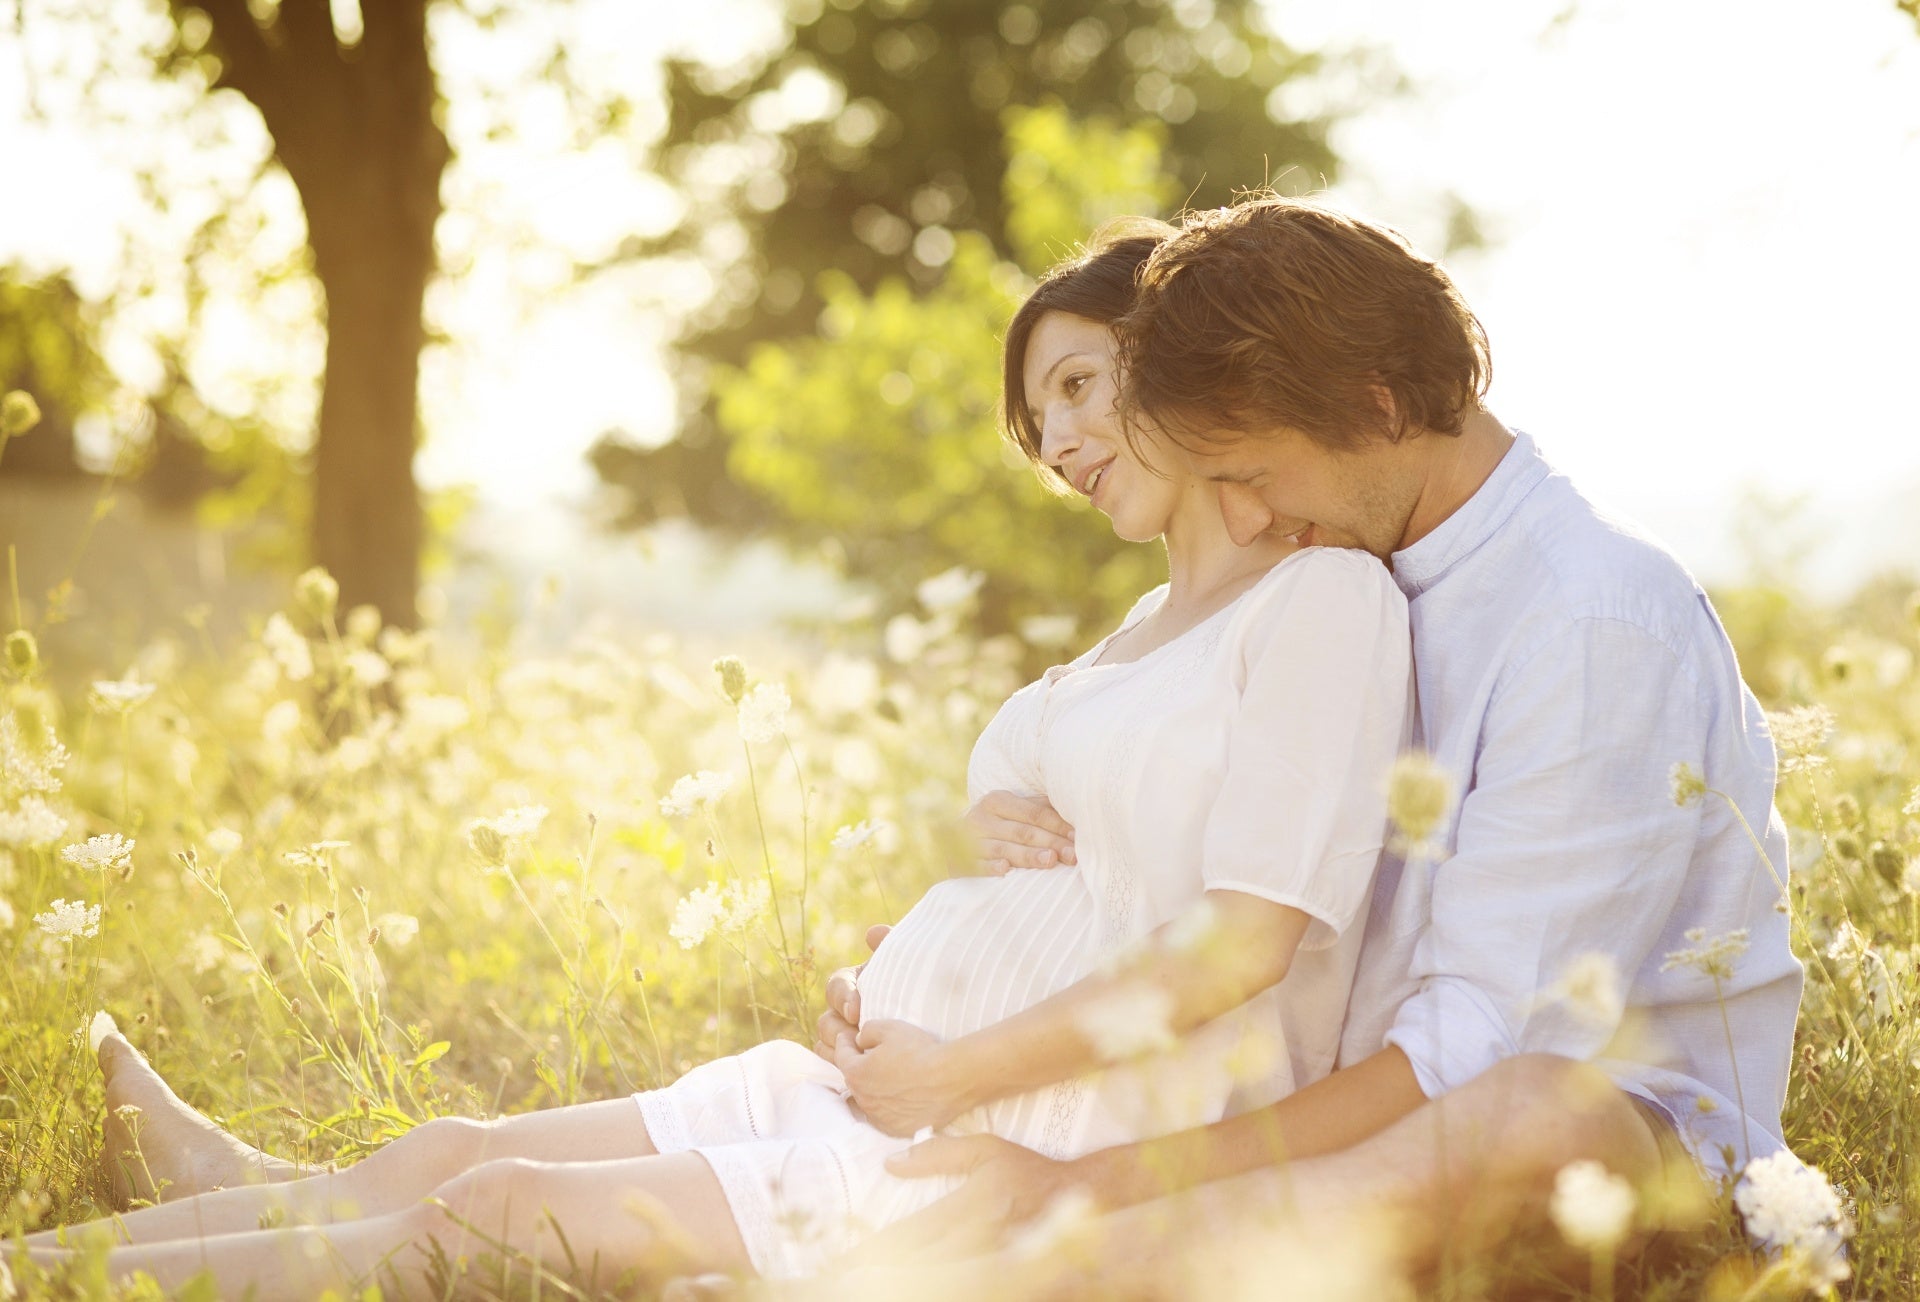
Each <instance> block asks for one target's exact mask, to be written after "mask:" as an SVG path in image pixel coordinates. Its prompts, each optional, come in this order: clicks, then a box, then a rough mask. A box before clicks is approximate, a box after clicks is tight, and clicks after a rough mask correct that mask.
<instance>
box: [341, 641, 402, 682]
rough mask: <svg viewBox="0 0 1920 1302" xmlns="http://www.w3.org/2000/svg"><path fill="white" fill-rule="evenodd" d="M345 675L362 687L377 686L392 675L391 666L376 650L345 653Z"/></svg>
mask: <svg viewBox="0 0 1920 1302" xmlns="http://www.w3.org/2000/svg"><path fill="white" fill-rule="evenodd" d="M346 663H347V677H348V678H350V679H352V680H353V681H354V682H356V683H358V684H359V685H360V686H362V687H369V688H371V687H378V686H380V685H381V684H382V683H384V682H386V681H388V680H389V679H391V678H392V677H393V666H392V665H390V664H388V663H387V660H386V657H385V656H383V655H381V654H380V653H379V652H378V651H368V650H365V649H364V648H363V649H361V650H358V651H349V652H348V653H347V662H346Z"/></svg>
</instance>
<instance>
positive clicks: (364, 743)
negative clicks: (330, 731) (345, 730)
mask: <svg viewBox="0 0 1920 1302" xmlns="http://www.w3.org/2000/svg"><path fill="white" fill-rule="evenodd" d="M379 758H380V748H379V747H378V746H376V745H375V744H374V743H373V742H372V741H371V740H369V739H368V738H365V737H342V738H341V739H340V743H339V744H338V745H337V746H335V747H334V748H333V753H332V754H331V755H329V756H328V757H327V762H328V763H329V764H330V765H331V766H332V767H333V769H334V770H335V771H336V772H340V773H359V772H360V771H362V770H363V769H367V768H371V767H372V766H373V762H374V761H375V760H377V759H379Z"/></svg>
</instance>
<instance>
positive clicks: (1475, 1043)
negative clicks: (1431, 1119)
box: [1385, 977, 1520, 1099]
mask: <svg viewBox="0 0 1920 1302" xmlns="http://www.w3.org/2000/svg"><path fill="white" fill-rule="evenodd" d="M1385 1042H1386V1043H1387V1044H1391V1045H1394V1046H1396V1047H1397V1048H1399V1050H1400V1052H1402V1053H1404V1054H1406V1055H1407V1061H1408V1062H1409V1063H1410V1064H1411V1065H1412V1067H1413V1074H1414V1078H1415V1079H1416V1080H1418V1081H1419V1082H1420V1089H1421V1091H1422V1092H1423V1093H1424V1094H1426V1096H1427V1097H1428V1098H1430V1099H1432V1098H1438V1097H1440V1095H1442V1094H1445V1093H1447V1092H1448V1091H1449V1090H1454V1089H1458V1088H1459V1087H1460V1086H1462V1085H1464V1084H1466V1083H1467V1082H1468V1081H1470V1080H1472V1079H1473V1078H1474V1077H1475V1076H1478V1075H1479V1074H1480V1073H1481V1072H1483V1071H1485V1070H1486V1069H1487V1068H1489V1067H1491V1066H1493V1064H1495V1063H1496V1062H1499V1061H1500V1060H1501V1059H1503V1058H1511V1057H1512V1056H1513V1055H1515V1054H1517V1053H1519V1052H1520V1046H1519V1044H1517V1043H1516V1042H1515V1041H1514V1038H1513V1035H1512V1033H1511V1032H1510V1031H1508V1029H1507V1025H1506V1021H1505V1019H1503V1018H1502V1017H1501V1016H1500V1013H1499V1010H1497V1009H1496V1008H1495V1007H1494V1006H1493V1001H1492V1000H1490V999H1488V998H1487V996H1486V993H1485V992H1484V991H1482V990H1481V989H1480V988H1479V987H1478V986H1476V985H1474V984H1473V983H1472V982H1469V981H1465V980H1462V979H1460V978H1458V977H1429V978H1428V979H1427V981H1426V983H1425V984H1424V985H1422V986H1421V988H1420V990H1419V991H1418V992H1417V993H1416V994H1414V995H1413V996H1412V997H1411V998H1409V999H1408V1000H1407V1002H1406V1003H1404V1004H1402V1005H1401V1006H1400V1012H1399V1014H1398V1015H1397V1016H1396V1017H1395V1018H1394V1022H1393V1027H1392V1029H1390V1030H1389V1031H1388V1032H1387V1034H1386V1040H1385Z"/></svg>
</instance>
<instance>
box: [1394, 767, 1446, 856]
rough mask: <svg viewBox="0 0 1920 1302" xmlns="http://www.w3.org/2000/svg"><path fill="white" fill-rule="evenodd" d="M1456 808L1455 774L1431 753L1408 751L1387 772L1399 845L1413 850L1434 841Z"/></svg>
mask: <svg viewBox="0 0 1920 1302" xmlns="http://www.w3.org/2000/svg"><path fill="white" fill-rule="evenodd" d="M1452 807H1453V777H1452V775H1450V774H1449V773H1448V772H1447V771H1446V769H1444V768H1442V767H1441V766H1440V765H1439V763H1438V762H1437V761H1435V760H1434V758H1433V757H1432V756H1431V755H1427V754H1425V753H1423V752H1420V751H1409V752H1408V753H1407V754H1405V755H1402V756H1401V757H1400V758H1399V759H1397V760H1395V761H1394V762H1393V769H1392V771H1391V772H1390V773H1388V775H1387V817H1388V818H1390V819H1392V820H1393V825H1394V826H1395V827H1397V828H1399V829H1400V842H1399V844H1400V847H1401V848H1402V849H1403V850H1404V851H1405V852H1407V853H1413V852H1415V851H1417V850H1419V849H1421V848H1423V847H1426V846H1428V845H1430V844H1431V843H1432V839H1433V834H1434V833H1435V832H1436V831H1438V830H1439V828H1440V824H1441V821H1442V820H1443V819H1445V818H1446V816H1447V811H1448V810H1449V809H1451V808H1452Z"/></svg>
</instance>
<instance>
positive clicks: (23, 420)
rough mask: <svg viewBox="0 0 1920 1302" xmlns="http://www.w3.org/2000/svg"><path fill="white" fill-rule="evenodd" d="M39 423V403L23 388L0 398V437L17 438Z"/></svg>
mask: <svg viewBox="0 0 1920 1302" xmlns="http://www.w3.org/2000/svg"><path fill="white" fill-rule="evenodd" d="M39 423H40V404H39V403H37V402H35V401H34V400H33V395H32V394H31V393H28V392H27V391H26V390H24V389H14V390H12V391H11V392H10V393H8V394H7V396H6V397H4V398H0V439H12V438H19V437H20V436H21V435H22V434H25V433H26V432H27V431H28V430H30V429H32V428H33V427H34V426H35V425H38V424H39Z"/></svg>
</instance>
